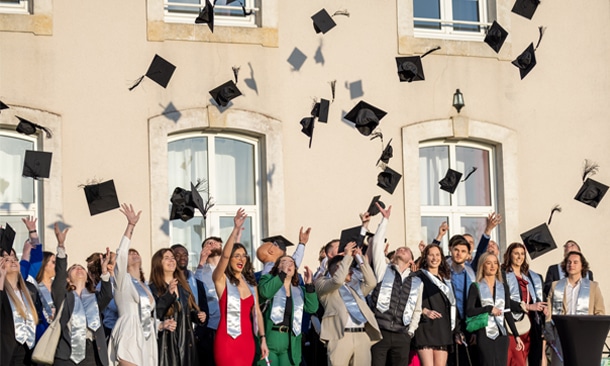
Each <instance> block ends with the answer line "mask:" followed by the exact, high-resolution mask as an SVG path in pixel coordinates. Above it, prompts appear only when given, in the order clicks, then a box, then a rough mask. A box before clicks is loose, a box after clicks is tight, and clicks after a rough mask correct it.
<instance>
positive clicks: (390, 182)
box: [377, 167, 402, 194]
mask: <svg viewBox="0 0 610 366" xmlns="http://www.w3.org/2000/svg"><path fill="white" fill-rule="evenodd" d="M400 178H402V174H400V173H398V172H397V171H395V170H393V169H391V168H390V167H386V168H385V170H384V171H383V172H381V173H379V174H378V175H377V186H378V187H381V188H383V190H385V191H386V192H388V193H389V194H393V193H394V190H395V189H396V186H398V183H399V182H400Z"/></svg>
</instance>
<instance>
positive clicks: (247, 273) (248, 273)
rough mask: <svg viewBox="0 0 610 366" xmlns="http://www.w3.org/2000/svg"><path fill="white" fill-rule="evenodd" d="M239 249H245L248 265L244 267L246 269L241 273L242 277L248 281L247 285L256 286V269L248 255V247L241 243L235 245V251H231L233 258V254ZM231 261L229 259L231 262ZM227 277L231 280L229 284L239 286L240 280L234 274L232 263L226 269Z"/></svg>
mask: <svg viewBox="0 0 610 366" xmlns="http://www.w3.org/2000/svg"><path fill="white" fill-rule="evenodd" d="M238 249H243V250H244V252H245V253H246V264H245V265H244V269H243V270H242V271H241V275H242V277H243V278H244V279H245V280H246V283H247V284H249V285H250V286H256V277H254V268H253V267H252V261H250V256H249V255H248V251H247V250H246V247H245V246H244V245H243V244H241V243H235V244H233V250H231V258H233V254H235V251H236V250H238ZM230 260H231V259H229V261H230ZM225 276H227V278H228V279H229V282H231V284H233V286H238V285H239V278H237V277H236V276H235V273H233V268H231V263H229V265H228V266H227V268H226V269H225Z"/></svg>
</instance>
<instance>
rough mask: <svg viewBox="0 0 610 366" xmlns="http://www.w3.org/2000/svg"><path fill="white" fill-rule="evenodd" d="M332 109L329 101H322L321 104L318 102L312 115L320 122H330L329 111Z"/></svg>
mask: <svg viewBox="0 0 610 366" xmlns="http://www.w3.org/2000/svg"><path fill="white" fill-rule="evenodd" d="M329 108H330V101H329V100H327V99H324V98H322V99H320V101H319V102H317V103H316V104H315V105H314V106H313V109H312V110H311V115H312V116H313V117H317V118H318V122H324V123H326V122H328V110H329Z"/></svg>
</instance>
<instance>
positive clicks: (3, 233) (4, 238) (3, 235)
mask: <svg viewBox="0 0 610 366" xmlns="http://www.w3.org/2000/svg"><path fill="white" fill-rule="evenodd" d="M14 241H15V230H14V229H13V228H12V227H11V225H9V224H8V222H7V223H6V225H5V226H4V228H1V229H0V256H3V255H4V253H5V252H6V254H9V255H10V254H11V250H12V249H13V242H14Z"/></svg>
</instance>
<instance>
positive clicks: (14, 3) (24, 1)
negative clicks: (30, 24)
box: [0, 0, 32, 14]
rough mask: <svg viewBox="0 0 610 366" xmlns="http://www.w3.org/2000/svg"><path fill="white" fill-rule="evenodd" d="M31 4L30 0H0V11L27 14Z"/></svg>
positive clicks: (29, 11)
mask: <svg viewBox="0 0 610 366" xmlns="http://www.w3.org/2000/svg"><path fill="white" fill-rule="evenodd" d="M31 5H32V4H31V1H30V0H0V13H9V14H29V13H31Z"/></svg>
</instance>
